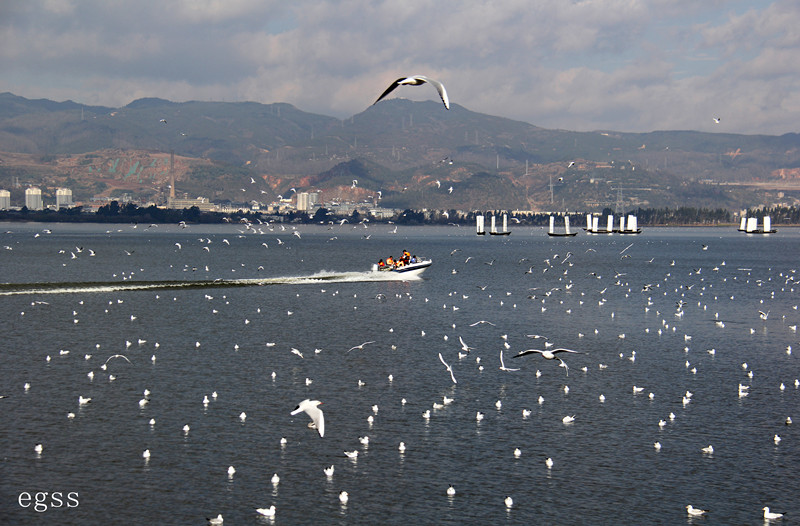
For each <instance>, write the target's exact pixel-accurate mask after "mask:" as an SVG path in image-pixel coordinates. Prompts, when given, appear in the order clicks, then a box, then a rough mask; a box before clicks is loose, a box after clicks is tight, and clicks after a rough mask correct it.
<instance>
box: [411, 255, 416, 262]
mask: <svg viewBox="0 0 800 526" xmlns="http://www.w3.org/2000/svg"><path fill="white" fill-rule="evenodd" d="M417 261H418V260H417V256H416V254H415V255H413V256H411V263H416V262H417Z"/></svg>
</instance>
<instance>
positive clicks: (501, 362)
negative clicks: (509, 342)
mask: <svg viewBox="0 0 800 526" xmlns="http://www.w3.org/2000/svg"><path fill="white" fill-rule="evenodd" d="M500 370H501V371H508V372H511V371H519V369H509V368H508V367H506V364H505V362H504V361H503V349H500Z"/></svg>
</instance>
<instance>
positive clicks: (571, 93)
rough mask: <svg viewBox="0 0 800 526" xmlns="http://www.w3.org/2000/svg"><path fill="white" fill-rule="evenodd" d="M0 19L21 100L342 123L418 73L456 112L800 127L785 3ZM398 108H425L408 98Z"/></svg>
mask: <svg viewBox="0 0 800 526" xmlns="http://www.w3.org/2000/svg"><path fill="white" fill-rule="evenodd" d="M3 10H4V13H3V16H2V17H0V68H2V70H3V72H4V75H3V77H2V78H0V90H2V91H13V92H15V93H17V94H19V95H23V96H29V97H48V98H52V99H56V100H64V99H67V98H70V99H73V100H76V101H82V102H86V103H91V104H104V105H109V106H121V105H124V104H127V103H129V102H130V101H131V100H132V98H134V97H140V96H156V97H162V98H168V99H171V100H176V101H182V100H192V99H198V100H226V101H234V100H254V101H258V102H264V103H269V102H289V103H292V104H295V105H296V106H298V107H300V108H301V109H304V110H307V111H313V112H318V113H323V114H327V115H334V116H337V117H341V118H345V117H348V116H349V115H352V114H353V113H357V112H360V111H363V110H364V109H365V108H366V107H368V106H369V105H370V104H372V102H373V101H374V100H375V98H376V97H377V95H378V94H380V93H381V92H382V91H383V89H385V87H386V86H387V85H388V83H389V82H391V81H393V80H394V79H396V78H398V77H400V76H403V75H409V74H418V73H419V74H426V75H429V76H431V77H434V78H438V79H440V80H442V81H443V82H444V83H445V85H446V86H447V88H448V92H449V93H450V95H451V101H452V102H453V103H455V104H461V105H463V106H465V107H467V108H468V109H471V110H474V111H479V112H483V113H491V114H495V115H500V116H504V117H509V118H513V119H518V120H524V121H527V122H530V123H533V124H536V125H540V126H546V127H553V128H570V129H577V130H593V129H617V130H621V131H648V130H652V129H666V128H669V127H679V128H682V129H706V130H713V131H729V132H738V133H784V132H786V131H794V130H796V126H797V125H796V123H797V122H798V121H800V119H798V117H800V115H798V114H797V113H796V111H797V110H796V107H797V104H796V97H795V96H794V93H797V92H799V90H798V88H800V85H799V84H800V71H798V66H797V65H796V61H795V60H792V58H793V57H796V56H800V6H798V5H796V2H794V1H792V0H775V1H762V2H757V3H753V2H745V1H742V0H709V1H707V2H695V1H689V0H582V1H574V0H572V1H570V0H564V1H559V2H552V1H549V0H533V1H531V0H504V1H495V2H489V1H484V0H470V1H457V0H407V1H404V2H397V1H374V0H341V1H334V0H314V1H311V0H297V1H293V2H285V1H282V0H266V1H265V0H164V1H161V2H150V1H144V2H106V1H104V0H81V1H69V0H47V1H44V0H43V1H40V2H35V1H32V2H24V3H23V2H16V3H11V4H10V6H8V7H6V6H4V7H3ZM764 93H768V94H769V98H767V97H764V96H763V94H764ZM397 96H402V97H407V98H411V99H415V100H419V99H435V94H433V93H431V92H430V90H425V89H420V88H413V87H407V88H402V89H400V90H398V92H397ZM754 101H758V103H757V104H756V103H754ZM728 102H730V104H731V105H728V104H727V103H728ZM717 109H719V110H720V111H722V110H727V111H728V112H733V113H736V114H741V118H733V119H725V120H724V121H723V122H725V123H726V126H728V128H726V129H724V130H722V128H721V126H716V127H715V126H714V125H713V123H712V122H710V117H708V115H710V114H711V113H712V111H713V110H717ZM707 112H708V114H706V113H707ZM707 117H708V118H707Z"/></svg>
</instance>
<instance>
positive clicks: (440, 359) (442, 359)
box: [439, 353, 458, 384]
mask: <svg viewBox="0 0 800 526" xmlns="http://www.w3.org/2000/svg"><path fill="white" fill-rule="evenodd" d="M439 361H441V362H442V363H443V364H444V366H445V367H447V372H449V373H450V378H451V379H452V380H453V383H454V384H457V383H458V381H456V377H455V376H454V375H453V368H452V367H450V366H449V365H448V364H447V362H445V361H444V358H442V353H439Z"/></svg>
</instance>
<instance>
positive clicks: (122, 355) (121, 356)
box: [103, 354, 133, 365]
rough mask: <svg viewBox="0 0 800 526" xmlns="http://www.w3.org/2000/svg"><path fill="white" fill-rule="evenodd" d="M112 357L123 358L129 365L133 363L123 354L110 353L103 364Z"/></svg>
mask: <svg viewBox="0 0 800 526" xmlns="http://www.w3.org/2000/svg"><path fill="white" fill-rule="evenodd" d="M112 358H124V359H125V361H126V362H128V363H130V364H131V365H133V364H132V363H131V361H130V360H128V358H127V356H125V355H124V354H112V355H111V356H109V357H108V359H107V360H106V361H105V363H104V364H103V365H107V364H108V362H110V361H111V359H112Z"/></svg>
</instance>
